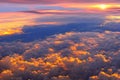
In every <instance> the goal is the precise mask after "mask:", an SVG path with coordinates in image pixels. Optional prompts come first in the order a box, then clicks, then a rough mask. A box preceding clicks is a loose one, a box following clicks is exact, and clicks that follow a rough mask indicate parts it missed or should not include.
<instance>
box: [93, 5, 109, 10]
mask: <svg viewBox="0 0 120 80" xmlns="http://www.w3.org/2000/svg"><path fill="white" fill-rule="evenodd" d="M109 7H110V5H108V4H97V5H94V6H93V8H96V9H101V10H106V9H108V8H109Z"/></svg>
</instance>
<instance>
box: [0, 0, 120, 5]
mask: <svg viewBox="0 0 120 80" xmlns="http://www.w3.org/2000/svg"><path fill="white" fill-rule="evenodd" d="M0 2H7V3H27V4H28V3H30V4H34V3H36V4H38V3H41V4H56V3H118V2H120V1H119V0H104V1H99V0H64V1H59V0H56V1H51V0H37V1H32V0H31V1H25V0H21V1H19V0H0Z"/></svg>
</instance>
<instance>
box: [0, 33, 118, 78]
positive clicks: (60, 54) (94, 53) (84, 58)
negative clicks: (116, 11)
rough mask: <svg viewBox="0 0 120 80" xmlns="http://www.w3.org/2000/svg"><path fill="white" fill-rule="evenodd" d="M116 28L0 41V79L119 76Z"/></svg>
mask: <svg viewBox="0 0 120 80" xmlns="http://www.w3.org/2000/svg"><path fill="white" fill-rule="evenodd" d="M119 35H120V33H119V32H110V31H105V32H104V33H99V32H67V33H65V34H58V35H54V36H51V37H49V38H47V39H45V40H43V41H39V40H38V41H34V42H29V43H23V42H12V43H0V54H1V59H0V64H1V65H0V79H1V80H9V79H13V80H17V79H18V80H26V79H33V80H34V79H35V80H64V79H65V80H78V79H81V80H88V79H90V80H101V79H102V80H107V79H111V80H119V79H120V77H119V75H120V73H119V61H120V59H119V57H120V54H119V52H120V51H119V49H120V46H119V44H120V40H119V37H120V36H119Z"/></svg>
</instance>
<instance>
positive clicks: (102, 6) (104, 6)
mask: <svg viewBox="0 0 120 80" xmlns="http://www.w3.org/2000/svg"><path fill="white" fill-rule="evenodd" d="M99 6H100V8H101V9H103V10H105V9H107V8H108V6H107V5H105V4H100V5H99Z"/></svg>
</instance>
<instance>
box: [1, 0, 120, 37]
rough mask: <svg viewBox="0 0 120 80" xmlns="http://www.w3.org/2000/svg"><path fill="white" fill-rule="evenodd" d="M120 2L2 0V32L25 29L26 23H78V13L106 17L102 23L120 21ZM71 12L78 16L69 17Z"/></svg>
mask: <svg viewBox="0 0 120 80" xmlns="http://www.w3.org/2000/svg"><path fill="white" fill-rule="evenodd" d="M119 3H120V1H119V0H104V1H100V0H64V1H59V0H55V1H51V0H37V1H36V0H35V1H33V0H0V6H1V7H0V35H8V34H14V33H15V34H16V33H22V31H21V28H22V27H24V26H26V25H40V24H64V22H65V24H66V23H75V22H76V20H77V19H76V18H77V17H83V18H84V19H85V18H90V17H91V16H94V15H95V16H94V17H95V18H97V17H98V18H103V19H104V21H103V24H104V23H106V22H109V21H110V22H111V21H113V22H119V21H120V20H119V19H120V18H116V17H119V11H120V10H119V9H120V5H119ZM71 15H72V17H73V16H75V17H76V18H75V17H74V18H75V19H74V20H70V19H69V18H70V17H71ZM89 15H90V16H89ZM51 17H52V18H53V19H51V20H50V18H51ZM59 18H60V19H59ZM63 18H65V21H64V20H63ZM77 22H78V21H77ZM28 23H29V24H28ZM13 29H16V31H14V30H13Z"/></svg>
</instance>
